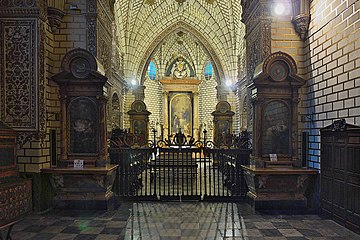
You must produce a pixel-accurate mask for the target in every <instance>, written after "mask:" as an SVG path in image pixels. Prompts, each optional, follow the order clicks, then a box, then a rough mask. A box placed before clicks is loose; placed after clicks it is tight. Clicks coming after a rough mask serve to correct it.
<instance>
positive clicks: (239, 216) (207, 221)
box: [12, 202, 360, 240]
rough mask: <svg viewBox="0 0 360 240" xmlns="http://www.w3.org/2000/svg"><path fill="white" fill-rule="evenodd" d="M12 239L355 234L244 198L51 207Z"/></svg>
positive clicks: (295, 238)
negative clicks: (87, 208)
mask: <svg viewBox="0 0 360 240" xmlns="http://www.w3.org/2000/svg"><path fill="white" fill-rule="evenodd" d="M12 236H13V239H14V240H26V239H33V240H45V239H46V240H47V239H51V240H67V239H76V240H80V239H81V240H92V239H96V240H98V239H103V240H113V239H114V240H115V239H154V240H155V239H169V240H172V239H211V240H216V239H239V240H240V239H250V240H251V239H253V240H265V239H267V240H285V239H288V240H302V239H312V240H326V239H330V240H340V239H341V240H352V239H354V240H356V239H359V240H360V236H359V235H356V234H354V233H352V232H351V231H349V230H347V229H345V228H343V227H342V226H340V225H338V224H336V223H335V222H333V221H331V220H326V219H322V218H320V217H319V216H316V215H285V216H284V215H263V214H253V213H252V212H251V210H250V209H249V207H248V206H247V205H245V204H234V203H206V202H167V203H165V202H142V203H123V204H122V205H121V207H120V208H119V209H117V210H114V211H109V212H99V211H97V212H95V211H93V212H84V211H79V212H77V211H52V212H49V213H46V214H42V215H32V216H29V217H27V218H26V219H25V220H23V221H22V222H20V223H18V224H17V225H15V227H14V229H13V234H12Z"/></svg>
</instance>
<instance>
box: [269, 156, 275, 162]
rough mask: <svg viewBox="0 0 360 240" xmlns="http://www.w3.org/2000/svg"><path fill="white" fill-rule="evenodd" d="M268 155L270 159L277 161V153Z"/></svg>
mask: <svg viewBox="0 0 360 240" xmlns="http://www.w3.org/2000/svg"><path fill="white" fill-rule="evenodd" d="M269 155H270V161H271V162H276V161H277V155H276V154H269Z"/></svg>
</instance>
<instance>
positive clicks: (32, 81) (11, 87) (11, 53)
mask: <svg viewBox="0 0 360 240" xmlns="http://www.w3.org/2000/svg"><path fill="white" fill-rule="evenodd" d="M0 21H1V22H0V31H1V35H0V42H1V46H5V47H4V48H1V54H0V59H1V60H0V63H1V64H0V67H1V82H0V86H1V91H0V99H1V109H0V114H1V119H2V121H4V122H5V123H6V124H7V125H9V126H11V127H12V128H14V129H16V130H31V131H35V130H38V124H37V123H38V121H37V119H38V102H37V99H38V94H37V92H38V76H37V69H36V65H37V62H38V61H37V60H38V59H37V50H38V46H37V41H36V39H37V29H38V28H37V24H36V20H0Z"/></svg>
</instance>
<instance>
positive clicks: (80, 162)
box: [74, 160, 84, 168]
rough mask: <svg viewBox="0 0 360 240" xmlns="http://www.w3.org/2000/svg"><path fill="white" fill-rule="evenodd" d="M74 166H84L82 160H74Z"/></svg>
mask: <svg viewBox="0 0 360 240" xmlns="http://www.w3.org/2000/svg"><path fill="white" fill-rule="evenodd" d="M74 168H84V160H74Z"/></svg>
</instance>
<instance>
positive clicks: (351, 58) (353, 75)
mask: <svg viewBox="0 0 360 240" xmlns="http://www.w3.org/2000/svg"><path fill="white" fill-rule="evenodd" d="M359 9H360V1H356V0H326V1H319V0H314V1H311V8H310V12H311V22H310V28H309V36H308V39H307V41H306V44H305V51H306V58H307V61H306V66H305V67H306V69H307V74H308V81H307V86H306V92H307V94H306V102H305V104H306V105H305V107H306V114H307V115H306V118H305V120H306V130H307V131H308V132H309V140H310V145H309V160H310V162H309V166H310V167H315V168H319V163H320V133H319V129H320V128H322V127H325V126H327V125H329V124H331V123H332V122H333V121H334V120H336V119H340V118H345V119H346V122H347V123H350V124H356V125H360V40H359V39H360V30H359V29H360V20H359V15H360V11H359Z"/></svg>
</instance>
